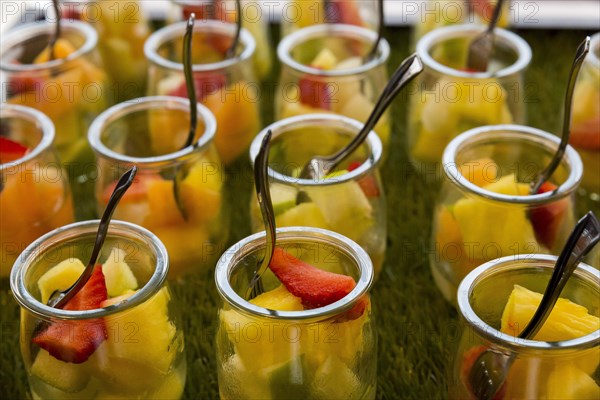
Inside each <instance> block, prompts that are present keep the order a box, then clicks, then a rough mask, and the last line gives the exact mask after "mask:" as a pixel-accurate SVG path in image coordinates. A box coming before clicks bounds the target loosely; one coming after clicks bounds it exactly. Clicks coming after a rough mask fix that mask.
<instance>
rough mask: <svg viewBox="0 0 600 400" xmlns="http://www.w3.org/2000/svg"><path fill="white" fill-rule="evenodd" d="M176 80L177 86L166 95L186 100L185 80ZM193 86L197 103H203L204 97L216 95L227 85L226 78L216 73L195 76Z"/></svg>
mask: <svg viewBox="0 0 600 400" xmlns="http://www.w3.org/2000/svg"><path fill="white" fill-rule="evenodd" d="M177 78H178V79H177V81H178V82H179V85H178V86H177V87H176V88H175V89H173V90H172V91H170V92H169V93H168V95H169V96H177V97H183V98H186V99H187V98H188V94H187V86H186V83H185V80H182V79H181V78H180V77H177ZM194 84H195V88H196V98H197V99H198V100H199V101H204V99H205V98H206V96H208V95H211V94H214V93H217V92H218V91H219V90H220V89H221V88H222V87H224V86H225V85H226V84H227V77H226V76H225V75H223V74H218V73H212V74H203V75H197V76H195V77H194Z"/></svg>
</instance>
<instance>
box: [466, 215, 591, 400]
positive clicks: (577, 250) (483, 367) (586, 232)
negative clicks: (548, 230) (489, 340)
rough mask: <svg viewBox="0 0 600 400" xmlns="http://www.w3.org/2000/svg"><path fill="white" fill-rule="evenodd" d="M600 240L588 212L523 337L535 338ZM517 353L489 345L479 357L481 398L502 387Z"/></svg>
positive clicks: (474, 380) (473, 374) (474, 382)
mask: <svg viewBox="0 0 600 400" xmlns="http://www.w3.org/2000/svg"><path fill="white" fill-rule="evenodd" d="M598 241H600V222H599V221H598V218H596V216H595V215H594V213H593V212H591V211H590V212H588V213H587V214H586V215H585V216H584V217H583V218H582V219H581V220H579V222H578V223H577V225H576V226H575V229H574V230H573V232H572V233H571V235H570V236H569V239H568V240H567V244H566V245H565V247H564V248H563V250H562V252H561V253H560V256H559V257H558V260H557V261H556V266H555V267H554V272H553V273H552V276H551V277H550V281H549V282H548V286H547V287H546V291H545V292H544V296H543V297H542V301H541V302H540V305H539V307H538V309H537V310H536V312H535V314H534V315H533V317H532V318H531V321H529V323H528V324H527V326H526V327H525V329H523V331H522V332H521V333H520V334H519V338H521V339H531V338H533V337H534V336H535V335H536V334H537V333H538V332H539V330H540V329H541V328H542V326H543V325H544V322H546V319H548V316H549V315H550V313H551V312H552V308H554V305H555V304H556V301H557V300H558V298H559V296H560V293H561V292H562V290H563V289H564V287H565V285H566V284H567V281H568V280H569V278H570V276H571V275H572V274H573V272H574V271H575V269H576V268H577V265H578V264H579V263H580V262H581V260H582V259H583V257H585V256H586V255H587V254H588V253H589V252H590V251H591V250H592V248H594V246H595V245H596V244H597V243H598ZM514 358H515V354H514V353H512V354H510V355H507V354H504V353H499V352H496V351H494V350H492V349H487V350H485V351H484V352H483V353H481V354H480V355H479V357H477V359H476V360H475V363H474V364H473V366H472V367H471V371H470V372H469V384H470V386H471V391H472V392H473V394H474V395H475V397H476V398H477V399H479V400H490V399H492V398H493V397H494V395H495V394H496V392H498V390H499V389H500V388H501V387H502V385H503V384H504V381H505V380H506V377H507V376H508V372H509V370H510V367H511V365H512V363H513V361H514Z"/></svg>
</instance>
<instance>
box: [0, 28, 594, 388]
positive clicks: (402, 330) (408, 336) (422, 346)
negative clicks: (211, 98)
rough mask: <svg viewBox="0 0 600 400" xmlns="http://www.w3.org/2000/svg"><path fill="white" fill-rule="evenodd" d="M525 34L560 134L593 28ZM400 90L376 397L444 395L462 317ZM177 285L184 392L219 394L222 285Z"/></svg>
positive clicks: (15, 367) (238, 230) (234, 192)
mask: <svg viewBox="0 0 600 400" xmlns="http://www.w3.org/2000/svg"><path fill="white" fill-rule="evenodd" d="M518 33H519V34H521V35H522V36H523V37H524V38H525V39H526V40H527V41H528V42H529V43H530V45H531V47H532V49H533V54H534V57H533V62H532V66H531V68H530V69H529V71H528V72H527V85H526V86H525V87H524V88H523V90H526V91H527V94H528V99H529V104H528V109H529V110H528V111H529V124H530V125H532V126H534V127H537V128H541V129H545V130H548V131H550V132H557V131H558V130H559V127H560V118H561V114H562V111H561V110H562V102H563V93H564V89H565V86H566V77H567V74H568V71H569V67H570V63H571V57H572V53H573V52H574V49H575V48H576V46H577V44H578V43H579V42H580V41H581V40H582V38H583V37H584V34H585V32H581V31H571V32H567V31H522V32H518ZM387 37H388V39H389V40H390V43H391V46H392V49H393V56H392V59H391V62H390V69H391V70H393V69H394V67H395V66H397V65H398V64H399V62H400V61H401V59H402V58H404V57H405V56H407V55H408V42H409V31H408V30H406V29H394V30H389V31H388V34H387ZM271 76H273V77H276V76H277V75H276V74H272V75H271ZM274 87H275V82H270V83H268V90H267V91H266V92H267V96H266V97H265V104H264V108H265V109H268V110H265V122H269V121H271V115H272V112H271V111H272V110H271V109H270V108H271V105H270V102H268V100H269V98H270V97H272V96H271V94H272V93H273V91H274V90H273V89H274ZM402 96H403V95H400V99H398V100H397V101H396V102H395V104H394V108H395V110H394V111H393V113H392V115H394V116H396V120H395V121H394V122H395V128H394V135H393V139H392V147H391V151H390V157H389V160H388V161H387V163H386V164H385V165H384V166H383V167H382V174H383V179H384V182H385V188H386V191H387V196H388V216H389V219H388V232H389V237H388V252H387V256H386V262H385V266H384V272H383V274H382V276H381V277H380V279H379V281H378V282H377V284H376V285H375V286H374V287H373V290H372V294H373V297H374V307H375V312H376V318H377V321H376V324H377V327H378V332H379V344H378V345H379V355H378V376H379V381H378V388H377V397H378V398H407V399H409V398H410V399H436V398H444V397H446V370H447V367H448V363H449V362H448V360H449V357H450V355H451V353H452V351H453V349H454V346H455V344H456V343H455V341H456V339H457V337H458V336H457V335H458V330H457V328H458V321H457V318H456V312H455V311H454V309H453V308H452V307H451V306H450V305H449V304H447V303H446V302H445V301H444V300H443V299H442V297H441V295H440V294H439V293H438V291H437V290H436V288H435V285H434V283H433V281H432V277H431V274H430V272H429V266H428V259H427V256H428V253H427V249H428V242H429V230H430V221H431V210H432V206H433V202H434V201H435V197H436V187H435V185H433V184H427V183H425V182H424V181H423V180H422V179H421V178H420V176H419V175H418V174H417V173H416V171H414V170H413V169H412V167H411V166H410V164H409V162H408V160H407V158H406V147H405V111H406V109H405V104H406V102H405V100H404V99H403V98H402ZM248 168H249V166H248V165H247V164H246V163H240V164H239V165H237V166H235V167H234V168H233V169H232V171H230V172H231V173H232V175H230V178H232V179H230V184H229V193H228V198H229V200H230V201H231V202H232V204H233V206H232V207H233V209H235V210H236V213H235V215H234V217H233V218H232V236H233V238H234V239H240V238H241V237H243V236H245V235H246V234H248V232H249V221H248V213H247V207H248V198H249V196H250V193H251V192H250V191H251V187H252V186H251V185H252V183H251V181H250V180H249V179H248V177H249V176H251V175H250V174H249V172H248ZM240 193H242V194H243V195H240ZM596 211H598V207H597V206H596ZM1 284H2V292H1V295H0V324H1V325H0V329H1V341H0V398H2V399H20V398H24V397H26V394H25V393H26V391H27V382H26V377H25V371H24V369H23V365H22V362H21V356H20V354H19V346H18V338H19V323H18V318H19V316H18V307H17V306H16V304H15V302H14V300H13V299H12V295H11V294H10V291H9V289H8V284H7V282H6V280H3V281H2V282H1ZM174 288H175V292H176V295H177V297H178V299H179V300H180V301H181V302H182V303H183V304H185V308H184V309H185V315H184V321H183V322H184V330H185V335H186V349H187V357H188V375H187V386H186V391H185V398H189V399H206V398H217V397H218V392H217V377H216V372H215V371H216V369H215V358H214V346H213V336H214V330H215V329H214V328H215V327H214V321H215V315H216V307H217V304H218V298H217V294H216V292H215V289H214V285H213V284H212V281H210V280H208V282H207V278H206V277H204V278H202V277H195V278H190V279H188V280H186V283H185V285H175V286H174Z"/></svg>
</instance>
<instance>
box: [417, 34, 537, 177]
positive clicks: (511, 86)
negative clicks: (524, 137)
mask: <svg viewBox="0 0 600 400" xmlns="http://www.w3.org/2000/svg"><path fill="white" fill-rule="evenodd" d="M483 29H484V27H483V26H478V25H457V26H449V27H444V28H439V29H436V30H435V31H433V32H430V33H428V34H427V35H426V36H424V37H423V38H422V39H421V40H420V41H419V43H418V44H417V54H418V55H419V57H421V60H422V61H423V64H424V66H425V69H424V71H423V73H421V74H420V75H419V76H418V77H417V78H416V80H415V82H416V85H417V87H416V93H415V94H414V95H412V96H411V99H410V103H409V112H408V130H407V135H408V148H409V156H410V159H411V161H412V162H413V165H414V166H415V168H416V169H417V170H418V171H419V172H421V173H428V172H431V171H439V169H440V168H439V167H440V165H439V163H440V161H441V159H442V153H443V152H444V148H445V147H446V145H447V144H448V143H449V142H450V141H451V140H452V139H453V138H454V137H455V136H457V135H458V134H459V133H461V132H464V131H466V130H469V129H471V128H476V127H478V126H482V125H495V124H513V123H518V124H522V123H524V121H525V104H526V102H527V101H529V100H528V99H527V97H526V94H527V90H526V89H527V88H528V86H526V85H525V84H524V82H523V72H524V70H525V68H527V66H528V65H529V62H530V61H531V49H530V47H529V45H528V44H527V43H526V42H525V41H524V40H523V39H521V38H520V37H519V36H517V35H515V34H514V33H511V32H508V31H505V30H503V29H496V30H495V43H494V55H493V58H492V59H491V60H490V69H489V71H488V72H484V73H473V72H468V71H466V70H465V67H466V57H467V45H468V43H470V41H471V40H472V39H473V38H474V37H475V36H476V35H477V34H479V33H481V32H482V31H483Z"/></svg>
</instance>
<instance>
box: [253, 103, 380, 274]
mask: <svg viewBox="0 0 600 400" xmlns="http://www.w3.org/2000/svg"><path fill="white" fill-rule="evenodd" d="M362 126H363V125H362V124H361V123H360V122H358V121H355V120H352V119H350V118H346V117H341V116H338V115H331V114H313V115H310V116H298V117H291V118H286V119H283V120H281V121H279V122H276V123H274V124H272V125H270V126H268V127H266V128H265V129H264V130H263V131H262V132H261V133H259V134H258V135H257V136H256V138H255V139H254V141H253V142H252V146H251V147H250V159H251V162H252V163H254V160H255V159H256V156H257V155H258V152H259V150H260V144H261V141H262V138H263V137H264V135H266V133H267V131H268V130H271V132H272V134H273V136H272V139H271V150H270V155H269V176H270V190H271V199H272V202H273V210H274V212H275V222H276V225H277V226H278V227H284V226H312V227H316V228H323V229H330V230H332V231H335V232H337V233H339V234H341V235H344V236H346V237H348V238H350V239H351V240H354V241H355V242H357V243H358V244H359V245H361V246H362V247H363V249H365V251H366V252H367V253H368V254H369V257H370V258H371V260H372V262H373V267H374V271H375V272H374V274H375V278H377V277H378V276H379V273H380V272H381V269H382V267H383V260H384V257H385V249H386V241H387V239H386V238H387V219H386V200H385V193H384V190H383V185H382V183H381V177H380V174H379V168H378V165H379V162H380V161H381V154H382V150H381V141H380V140H379V138H378V137H377V135H375V133H374V132H371V134H370V135H369V136H368V137H367V140H365V142H364V143H363V144H362V145H361V147H360V148H359V149H358V150H357V151H356V152H354V153H353V154H352V155H351V156H349V157H348V159H347V160H346V161H344V162H343V163H342V164H341V165H340V166H339V167H338V168H337V169H336V171H335V172H333V173H331V174H330V175H329V176H328V177H326V179H324V180H313V179H299V178H298V176H299V173H300V171H301V170H302V167H303V166H304V165H305V164H306V163H307V162H308V160H309V159H310V158H312V157H313V156H315V155H330V154H334V153H335V152H337V151H338V150H340V149H341V148H342V147H344V146H345V145H346V144H348V142H349V141H350V140H351V138H353V137H354V136H356V135H357V134H358V132H359V131H360V130H361V129H362ZM315 136H318V137H319V141H315V140H314V139H313V138H314V137H315ZM250 216H251V225H252V229H253V231H254V232H257V231H260V230H263V229H264V226H263V222H262V216H261V212H260V209H259V206H258V202H257V200H256V198H253V199H252V200H251V203H250Z"/></svg>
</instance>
